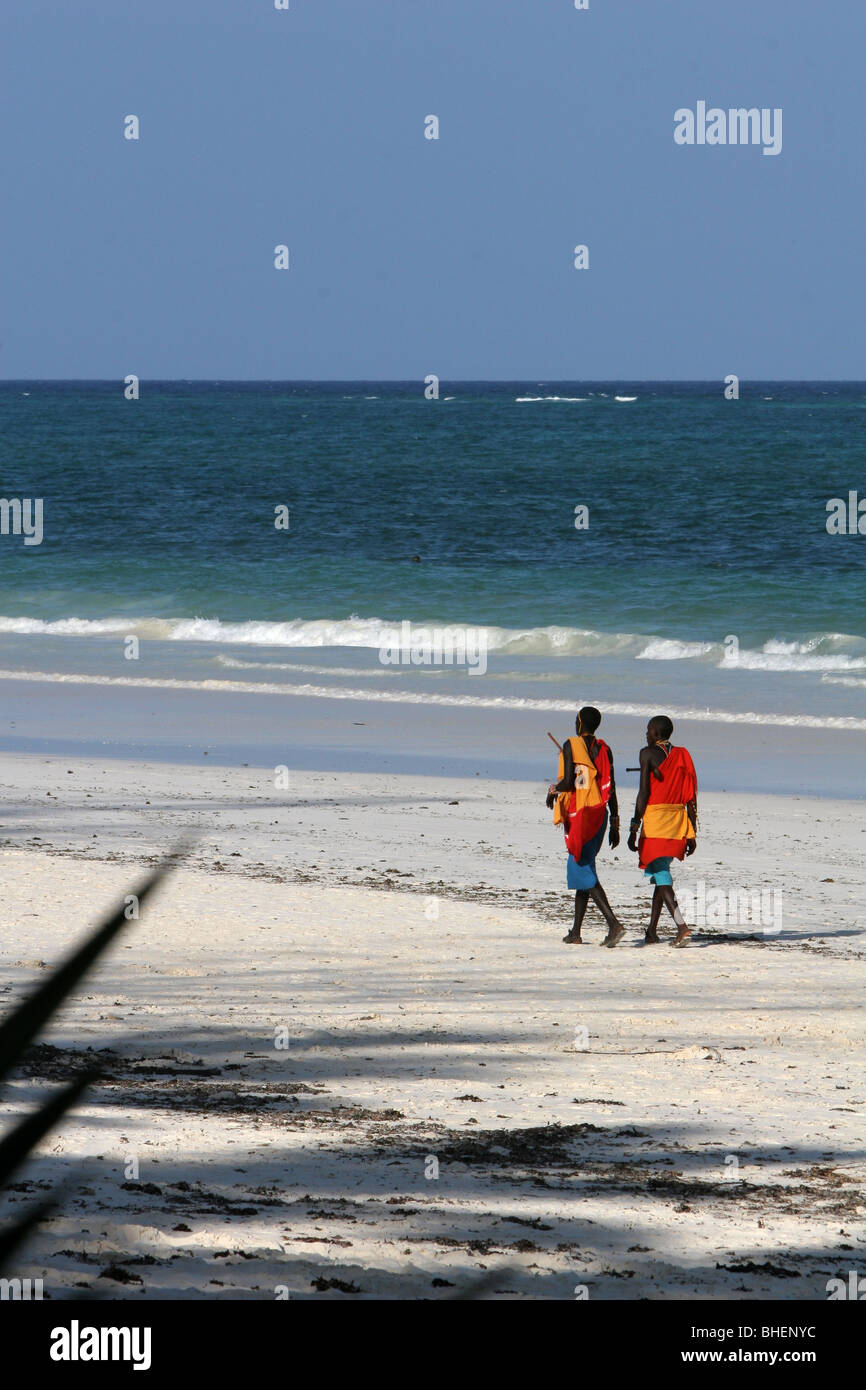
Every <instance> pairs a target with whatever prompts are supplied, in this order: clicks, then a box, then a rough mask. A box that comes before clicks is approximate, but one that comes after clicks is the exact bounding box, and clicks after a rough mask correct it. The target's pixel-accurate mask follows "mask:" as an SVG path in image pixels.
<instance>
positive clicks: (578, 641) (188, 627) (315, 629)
mask: <svg viewBox="0 0 866 1390" xmlns="http://www.w3.org/2000/svg"><path fill="white" fill-rule="evenodd" d="M412 626H413V627H414V628H415V629H416V630H417V629H418V628H420V627H425V628H446V627H455V626H458V627H459V626H466V624H455V623H454V622H453V621H451V622H441V621H438V620H432V619H430V620H428V619H424V620H422V621H420V622H418V621H415V620H413V622H412ZM471 626H473V627H475V628H479V629H480V630H483V631H484V633H485V635H486V640H487V649H488V651H489V652H496V653H499V654H501V655H510V656H536V657H571V656H587V657H593V656H595V657H603V656H615V657H622V658H627V657H632V658H634V659H636V660H639V661H699V662H701V663H702V664H705V665H715V666H717V667H718V668H719V669H723V670H726V671H731V672H736V671H738V670H740V671H768V672H771V671H775V672H790V673H798V672H803V673H809V672H811V673H814V674H816V675H821V674H823V673H825V672H834V671H835V672H839V673H840V674H845V673H848V672H855V671H866V639H864V638H862V637H855V636H851V635H849V634H847V633H839V632H826V633H820V634H817V635H815V636H813V637H810V638H807V639H804V640H800V641H784V640H782V639H772V640H770V641H767V642H765V643H764V644H763V646H762V647H760V648H759V649H749V648H746V647H740V649H739V651H738V653H737V654H736V657H735V658H734V657H732V656H731V655H730V654H729V652H728V650H727V648H726V646H725V644H724V642H722V641H718V642H709V641H703V642H699V641H682V640H678V639H676V638H669V637H659V636H652V635H649V634H642V633H636V632H599V631H596V630H595V629H592V628H579V627H565V626H558V625H554V624H551V625H548V626H546V627H526V628H510V627H494V626H490V627H484V626H483V624H479V623H477V622H474V623H472V624H471ZM399 627H400V621H399V620H396V619H395V620H393V621H384V620H382V619H381V618H360V617H358V616H357V615H355V614H353V615H352V616H351V617H349V618H311V619H308V618H293V619H288V620H287V621H285V622H273V621H256V620H251V621H246V622H222V621H221V620H220V619H219V618H157V617H108V618H75V617H72V618H58V619H54V620H46V619H42V618H12V617H0V635H2V634H3V633H8V634H10V635H16V636H47V637H116V636H124V637H125V636H127V635H134V636H137V637H139V638H142V639H149V640H152V641H169V642H211V643H214V644H217V645H228V644H232V645H239V646H252V647H286V648H317V647H318V648H331V647H345V648H367V649H374V650H378V649H379V648H381V647H383V646H386V645H388V644H389V643H390V642H393V640H394V632H395V630H399Z"/></svg>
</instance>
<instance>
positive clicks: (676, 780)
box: [628, 714, 698, 946]
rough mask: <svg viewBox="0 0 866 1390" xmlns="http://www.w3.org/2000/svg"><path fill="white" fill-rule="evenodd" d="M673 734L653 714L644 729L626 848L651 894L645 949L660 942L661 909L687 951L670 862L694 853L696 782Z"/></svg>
mask: <svg viewBox="0 0 866 1390" xmlns="http://www.w3.org/2000/svg"><path fill="white" fill-rule="evenodd" d="M673 731H674V726H673V723H672V721H671V720H670V719H669V718H668V716H667V715H666V714H657V715H656V716H655V718H653V719H651V720H650V722H649V723H648V724H647V730H646V741H647V746H646V748H642V749H641V754H640V787H639V789H638V794H637V801H636V803H635V808H634V819H633V820H632V822H631V824H630V826H629V837H628V847H629V849H630V850H633V851H634V852H636V853H637V854H638V855H639V861H638V862H639V864H640V867H641V868H642V869H643V871H644V873H645V874H646V876H647V878H648V879H649V880H650V882H651V883H652V884H653V885H654V888H655V891H654V892H653V900H652V908H651V910H650V923H649V926H648V927H647V930H646V935H645V937H644V943H645V945H647V946H655V945H657V944H658V942H659V940H660V937H659V934H658V924H659V917H660V916H661V910H662V907H666V908H667V910H668V912H669V913H670V914H671V916H672V917H673V919H674V924H675V925H676V929H677V934H676V939H675V940H674V943H673V944H674V946H683V945H685V943H686V942H687V941H688V939H689V937H690V935H691V932H690V930H689V928H688V927H687V926H686V923H685V919H684V918H683V915H682V913H681V912H680V908H679V903H678V902H677V899H676V894H675V893H674V887H673V879H672V877H671V861H672V860H674V859H683V858H684V857H685V856H686V855H692V854H694V852H695V849H696V848H697V839H696V833H697V824H698V779H697V774H696V773H695V765H694V763H693V762H692V759H691V754H690V753H689V751H688V749H687V748H675V747H674V746H673V744H672V743H671V741H670V740H671V734H672V733H673ZM638 832H640V840H639V841H638V838H637V837H638Z"/></svg>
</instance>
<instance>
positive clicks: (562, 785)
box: [547, 738, 574, 810]
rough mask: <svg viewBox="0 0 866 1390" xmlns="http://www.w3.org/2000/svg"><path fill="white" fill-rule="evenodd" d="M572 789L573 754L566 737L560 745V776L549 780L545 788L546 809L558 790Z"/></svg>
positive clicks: (570, 790) (569, 740)
mask: <svg viewBox="0 0 866 1390" xmlns="http://www.w3.org/2000/svg"><path fill="white" fill-rule="evenodd" d="M573 791H574V754H573V753H572V751H571V739H570V738H567V739H566V740H565V743H564V744H563V745H562V776H561V777H560V779H559V781H558V782H551V784H550V786H549V787H548V790H547V809H548V810H550V809H551V807H552V806H553V803H554V801H555V800H556V798H557V796H558V795H559V793H560V792H573Z"/></svg>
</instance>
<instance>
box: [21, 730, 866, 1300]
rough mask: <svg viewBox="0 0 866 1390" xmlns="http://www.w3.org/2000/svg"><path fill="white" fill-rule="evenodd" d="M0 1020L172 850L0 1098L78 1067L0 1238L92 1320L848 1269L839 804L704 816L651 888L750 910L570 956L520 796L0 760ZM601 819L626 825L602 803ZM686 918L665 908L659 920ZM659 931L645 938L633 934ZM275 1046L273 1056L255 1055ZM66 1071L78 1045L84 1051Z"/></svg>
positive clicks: (546, 841)
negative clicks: (94, 1065) (160, 1302)
mask: <svg viewBox="0 0 866 1390" xmlns="http://www.w3.org/2000/svg"><path fill="white" fill-rule="evenodd" d="M0 783H2V825H3V830H2V841H3V845H2V850H3V854H2V863H3V875H4V893H3V899H2V907H0V994H2V998H0V1006H2V1008H3V1010H4V1011H5V1010H6V1009H8V1008H9V1007H11V1005H12V1004H13V1003H14V1002H15V1001H16V1000H17V999H19V998H21V997H22V996H23V995H24V994H25V993H26V991H27V989H28V988H29V987H30V985H31V984H32V982H33V981H34V980H37V979H40V978H42V977H43V975H44V972H45V971H46V970H47V969H48V968H50V967H51V966H52V965H54V964H55V963H56V962H57V961H58V960H60V959H61V958H62V957H63V955H64V954H65V953H66V951H67V950H68V949H69V948H70V947H71V946H72V944H73V943H75V942H77V941H78V940H80V939H81V937H82V935H83V934H84V933H85V932H86V930H87V928H88V926H89V925H91V924H92V923H93V922H95V921H96V920H97V919H98V918H99V916H100V915H101V914H102V913H103V912H104V911H105V910H107V909H109V908H110V907H113V906H116V904H117V903H118V901H119V900H120V899H121V898H122V896H123V895H124V894H125V893H128V892H134V891H135V886H136V884H137V883H138V882H139V881H140V880H141V878H142V876H143V874H145V873H146V872H147V870H148V868H149V867H150V866H151V865H152V864H153V863H154V862H155V861H156V859H157V858H158V857H159V856H160V855H161V854H162V853H163V852H164V851H165V850H166V849H167V848H168V847H170V846H172V845H174V844H176V843H177V842H178V841H179V840H180V839H181V837H182V836H183V835H184V834H186V833H188V832H190V831H192V832H194V833H195V834H196V835H197V836H198V839H197V842H196V844H195V845H194V847H193V849H192V851H191V853H190V855H189V858H188V860H187V861H186V863H185V864H184V865H183V866H182V867H180V868H178V869H177V870H176V872H175V873H174V874H173V876H172V877H171V878H170V879H169V880H168V881H167V883H166V884H165V885H164V887H163V888H161V889H160V890H159V893H158V895H157V896H156V897H155V898H154V899H153V900H152V901H151V902H149V903H148V904H145V905H144V907H143V909H142V914H141V918H140V920H137V921H135V920H133V921H131V922H130V923H129V927H128V929H127V930H126V932H125V934H124V935H123V936H122V937H121V938H120V939H119V942H118V943H117V944H116V945H115V947H114V948H113V949H112V951H111V952H110V954H109V955H108V957H107V958H106V959H105V960H104V961H103V962H102V963H101V964H100V965H99V966H98V967H97V969H96V970H95V971H94V972H93V973H92V975H91V976H90V977H89V978H88V980H86V981H85V984H84V986H83V988H82V989H81V990H80V991H79V992H78V993H77V994H76V995H75V996H74V998H73V999H72V1000H71V1001H70V1003H69V1004H68V1005H67V1006H66V1007H65V1009H64V1010H63V1013H62V1015H61V1017H60V1018H59V1019H58V1020H57V1021H56V1022H55V1023H54V1024H53V1025H52V1026H51V1028H50V1030H49V1031H48V1032H46V1033H45V1034H44V1035H43V1036H42V1037H41V1039H40V1043H39V1045H38V1046H37V1047H36V1048H35V1049H34V1050H33V1051H32V1052H31V1055H30V1058H29V1061H28V1063H27V1065H26V1066H25V1067H24V1068H22V1069H21V1071H20V1072H19V1074H18V1076H17V1077H16V1079H15V1081H14V1082H13V1083H12V1085H10V1086H9V1087H7V1088H6V1089H5V1090H4V1092H3V1096H2V1117H3V1123H4V1126H6V1125H8V1122H9V1121H10V1119H11V1118H12V1117H13V1116H14V1115H16V1114H19V1113H22V1112H23V1111H24V1110H25V1109H26V1108H27V1107H28V1106H31V1105H32V1104H33V1103H34V1102H35V1101H36V1100H37V1099H38V1098H39V1097H41V1096H44V1095H45V1094H47V1089H48V1088H49V1087H51V1086H55V1085H57V1084H58V1081H59V1080H60V1079H63V1078H66V1077H68V1076H69V1075H70V1074H72V1073H73V1072H74V1071H75V1070H76V1069H80V1068H81V1067H82V1066H83V1065H84V1064H85V1063H86V1061H88V1060H90V1061H92V1060H93V1054H97V1060H98V1061H99V1062H100V1064H101V1065H102V1067H103V1068H104V1079H103V1080H102V1081H101V1082H100V1083H99V1084H97V1085H95V1086H94V1087H93V1088H92V1089H91V1090H90V1091H88V1092H87V1093H86V1095H85V1098H84V1101H83V1102H82V1103H81V1104H80V1105H79V1106H78V1107H77V1108H76V1110H75V1112H74V1114H73V1115H72V1116H70V1117H68V1118H67V1119H66V1120H65V1121H64V1122H63V1123H62V1124H61V1125H60V1126H59V1127H58V1129H56V1130H55V1131H54V1132H52V1133H51V1134H50V1135H49V1136H48V1138H47V1139H46V1140H45V1142H44V1143H43V1144H42V1145H41V1147H40V1151H39V1156H38V1158H37V1159H36V1160H34V1161H33V1162H31V1163H30V1165H29V1166H28V1167H27V1168H26V1169H25V1170H23V1171H21V1172H20V1173H19V1175H18V1178H19V1180H18V1182H17V1183H16V1184H14V1187H13V1190H12V1191H11V1192H10V1193H9V1194H7V1195H6V1196H5V1197H4V1201H3V1208H4V1211H5V1212H6V1213H7V1214H13V1213H17V1212H20V1211H23V1210H24V1207H25V1204H26V1203H28V1202H31V1201H33V1200H34V1198H35V1196H36V1195H37V1194H38V1193H40V1192H43V1193H44V1192H45V1191H46V1190H47V1189H48V1188H49V1187H51V1186H53V1185H55V1184H59V1183H60V1182H61V1181H65V1182H67V1183H69V1185H70V1186H69V1190H68V1193H67V1196H66V1198H65V1199H64V1202H63V1206H62V1213H58V1214H56V1215H55V1216H54V1217H53V1218H51V1219H50V1220H47V1221H46V1222H45V1223H44V1224H43V1225H42V1227H41V1228H40V1229H39V1231H38V1233H37V1234H35V1235H34V1236H33V1238H32V1239H31V1241H30V1243H29V1245H28V1247H27V1251H26V1257H25V1260H24V1266H25V1267H22V1269H21V1271H20V1273H21V1274H22V1275H29V1276H31V1277H39V1278H42V1279H43V1281H44V1287H45V1290H46V1292H47V1293H49V1294H50V1295H51V1296H53V1297H62V1296H64V1294H67V1295H68V1294H69V1293H70V1292H72V1291H79V1292H83V1291H84V1290H88V1289H98V1290H99V1292H100V1293H101V1294H102V1296H103V1297H112V1298H129V1299H147V1298H166V1297H170V1298H195V1299H203V1298H214V1297H220V1298H232V1299H234V1298H252V1299H257V1298H258V1299H262V1298H266V1299H273V1298H275V1297H285V1296H288V1297H291V1298H322V1297H325V1298H337V1299H340V1298H352V1297H354V1298H356V1299H357V1298H382V1297H385V1298H440V1297H446V1298H447V1297H450V1296H453V1295H455V1294H457V1293H460V1292H464V1291H465V1290H466V1289H467V1288H470V1287H472V1286H473V1284H474V1282H475V1281H476V1280H478V1279H479V1278H480V1277H481V1276H485V1275H486V1276H489V1280H490V1282H489V1284H488V1285H486V1289H487V1296H490V1297H500V1298H530V1299H549V1298H554V1299H573V1298H575V1297H584V1296H585V1297H588V1298H589V1299H596V1298H597V1299H635V1298H650V1299H705V1298H731V1299H769V1298H785V1299H794V1300H797V1299H807V1300H815V1299H818V1300H820V1299H824V1298H826V1296H827V1295H826V1284H827V1281H828V1280H829V1279H830V1278H833V1277H836V1276H839V1275H841V1276H842V1277H847V1273H848V1271H849V1270H850V1269H856V1268H858V1267H859V1268H860V1269H862V1267H863V1259H864V1251H866V1223H864V1216H866V1197H864V1195H863V1190H862V1184H863V1177H864V1171H866V1155H864V1148H863V1117H864V1104H866V1088H864V1079H863V1078H864V1070H863V1011H862V998H863V983H864V969H863V961H864V947H866V914H864V907H863V903H864V879H866V874H864V868H863V850H864V846H866V841H864V839H863V836H864V835H866V813H864V807H863V804H862V802H854V801H841V800H839V801H833V800H824V801H821V802H819V803H816V802H815V801H813V800H811V799H807V798H806V797H803V798H798V797H796V796H760V795H754V794H749V795H743V796H741V797H734V796H733V795H731V794H727V793H722V792H716V793H712V792H710V793H706V794H704V795H703V796H702V798H701V834H700V841H699V852H698V855H697V856H696V857H695V858H694V859H693V860H691V861H690V862H689V863H688V864H686V865H683V866H680V868H679V871H678V876H677V880H676V881H677V885H678V889H683V888H685V887H686V886H687V885H695V884H697V882H698V881H701V882H703V883H704V885H705V889H706V891H707V892H709V891H710V890H721V891H723V892H725V893H728V892H729V891H730V890H740V891H746V892H749V893H750V894H754V893H760V892H761V890H762V889H764V890H769V891H771V892H772V891H773V890H778V891H779V892H780V893H781V905H782V920H781V923H779V922H778V921H776V922H774V923H773V924H772V925H771V926H770V927H769V928H767V927H765V926H764V925H763V924H762V923H760V922H759V923H757V924H754V923H752V924H750V923H748V922H726V923H722V924H715V925H713V924H710V925H705V926H699V927H697V928H696V930H695V934H694V940H693V942H692V944H691V945H690V947H689V948H688V949H687V950H685V951H673V950H671V949H669V947H668V946H667V945H663V946H660V947H657V948H653V949H649V950H648V949H645V948H643V947H642V946H640V945H639V942H640V940H641V938H642V925H643V923H644V921H645V914H646V910H647V905H648V898H649V895H648V892H647V890H646V888H645V887H644V884H643V882H642V880H641V876H640V875H639V873H638V871H637V868H636V861H635V857H634V856H632V855H630V854H629V853H628V852H627V850H626V849H625V847H624V846H622V847H621V848H620V849H619V850H618V851H617V852H616V855H613V854H612V853H611V851H610V850H609V849H607V848H605V850H604V851H603V854H602V856H601V857H600V859H599V871H600V876H601V878H602V881H603V882H604V884H605V887H606V888H607V891H608V895H609V897H610V899H611V902H612V903H613V905H614V907H615V909H616V910H617V911H618V912H619V913H620V915H621V917H622V920H623V921H624V923H625V924H626V926H627V928H628V936H627V938H626V941H625V942H624V943H623V944H622V945H621V946H620V947H619V948H618V949H617V950H616V951H606V950H599V949H598V947H597V943H598V942H599V941H600V939H601V936H602V934H603V928H602V923H601V920H600V918H599V917H597V916H596V915H594V914H595V910H594V909H593V908H590V913H589V916H588V918H587V922H586V926H585V932H584V935H585V937H586V938H587V941H588V944H587V945H585V946H584V947H582V948H570V947H567V946H565V945H563V944H562V941H561V937H562V936H563V934H564V932H565V930H566V929H567V927H568V926H569V915H570V894H569V893H568V892H567V890H566V888H565V884H564V855H563V848H562V842H561V834H560V832H558V831H555V830H554V829H553V828H552V827H551V825H550V823H549V819H550V818H549V814H548V813H547V812H546V811H545V809H544V805H543V794H542V792H541V790H540V788H539V787H538V786H535V785H533V784H530V783H525V782H516V781H515V782H506V781H495V782H492V781H489V780H486V779H475V778H456V777H423V778H418V777H408V776H405V775H382V774H380V775H377V774H374V773H370V774H365V775H363V776H359V775H355V774H353V775H352V776H347V775H345V774H342V773H333V772H323V773H316V772H295V771H292V772H291V773H290V775H289V786H288V789H280V790H278V789H277V788H276V787H275V785H274V774H273V771H272V770H265V771H263V770H262V769H254V768H230V767H222V766H217V765H214V766H211V767H204V768H201V767H190V766H185V765H180V764H178V765H169V764H159V763H143V762H132V761H122V760H114V761H109V760H108V759H100V758H98V757H95V758H94V757H88V758H85V757H72V758H69V757H66V758H58V757H57V756H56V755H46V754H32V753H31V754H23V753H21V754H9V755H4V759H3V764H2V770H0ZM621 796H622V801H623V810H624V812H625V818H626V819H627V816H628V814H629V809H630V808H629V806H628V804H627V801H626V799H625V798H626V794H625V792H623V793H621ZM687 916H688V913H687ZM665 929H666V930H668V931H670V928H669V926H668V927H666V928H665ZM284 1043H285V1044H286V1045H285V1046H283V1045H282V1044H284ZM88 1049H92V1052H89V1051H88Z"/></svg>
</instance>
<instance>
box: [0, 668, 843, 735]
mask: <svg viewBox="0 0 866 1390" xmlns="http://www.w3.org/2000/svg"><path fill="white" fill-rule="evenodd" d="M0 680H6V681H37V682H39V683H41V684H62V685H102V686H124V687H127V688H129V687H132V688H136V689H142V690H189V691H196V692H199V693H202V694H204V693H207V692H215V693H223V694H238V695H283V696H286V697H287V698H291V697H305V698H307V699H321V700H353V701H355V702H356V703H357V702H359V701H362V700H366V701H369V702H370V703H372V704H383V703H385V704H400V705H443V706H451V707H454V708H468V709H501V710H531V711H536V710H537V711H543V712H545V713H569V714H572V713H573V712H574V706H573V701H572V702H566V701H563V700H530V699H523V698H517V697H508V696H489V697H484V696H476V695H439V694H436V693H435V692H425V693H423V694H422V693H420V692H417V691H408V690H382V689H381V688H380V689H378V690H364V689H348V688H347V687H345V686H344V687H336V686H323V685H307V684H301V685H288V684H285V685H283V684H275V683H273V682H270V681H261V682H253V681H228V680H225V681H220V680H200V681H197V680H176V679H173V678H169V677H165V678H156V677H147V676H94V675H79V674H73V673H70V672H65V671H6V670H0ZM604 708H605V713H607V714H625V715H634V716H636V717H637V718H640V719H643V718H645V717H646V705H645V704H640V705H638V704H621V703H616V702H611V701H607V700H606V701H605V703H604ZM667 712H668V714H669V715H670V716H671V718H672V719H689V720H694V721H697V722H700V723H711V724H712V723H716V724H760V725H766V726H771V725H772V726H774V727H780V728H798V729H799V728H822V729H844V730H855V731H866V719H858V718H854V717H853V716H851V715H816V714H815V715H813V714H762V713H759V712H757V711H754V710H744V711H733V710H719V709H709V708H706V709H692V708H689V707H687V706H681V707H677V706H668V711H667Z"/></svg>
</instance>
